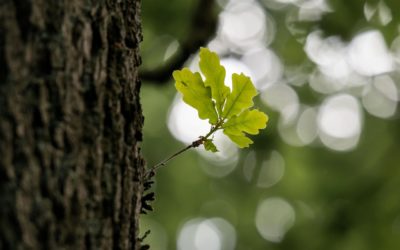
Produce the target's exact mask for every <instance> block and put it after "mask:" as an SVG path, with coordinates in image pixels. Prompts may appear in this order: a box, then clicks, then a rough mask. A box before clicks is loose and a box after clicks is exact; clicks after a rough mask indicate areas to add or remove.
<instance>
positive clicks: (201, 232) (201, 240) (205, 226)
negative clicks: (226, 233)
mask: <svg viewBox="0 0 400 250" xmlns="http://www.w3.org/2000/svg"><path fill="white" fill-rule="evenodd" d="M194 245H195V247H196V249H199V250H200V249H202V250H203V249H204V250H219V249H221V239H220V236H219V232H218V229H216V228H215V226H214V225H213V224H212V223H207V222H202V223H200V224H199V225H198V227H197V230H196V233H195V236H194ZM185 249H188V248H185ZM190 249H192V248H190Z"/></svg>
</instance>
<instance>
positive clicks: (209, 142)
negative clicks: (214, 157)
mask: <svg viewBox="0 0 400 250" xmlns="http://www.w3.org/2000/svg"><path fill="white" fill-rule="evenodd" d="M203 145H204V148H205V150H207V151H211V152H213V153H215V152H218V149H217V147H216V146H215V144H214V143H213V142H212V140H211V139H205V140H204V143H203Z"/></svg>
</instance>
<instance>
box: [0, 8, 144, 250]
mask: <svg viewBox="0 0 400 250" xmlns="http://www.w3.org/2000/svg"><path fill="white" fill-rule="evenodd" d="M139 15H140V2H139V0H123V1H120V0H103V1H102V0H99V1H89V0H48V1H44V0H37V1H23V0H14V1H11V0H1V2H0V211H1V212H0V230H1V234H0V249H139V244H140V242H139V241H138V240H137V238H138V215H139V212H140V200H141V193H142V183H141V180H140V178H139V176H141V175H142V173H143V165H144V164H143V160H142V158H141V157H140V152H139V145H138V143H139V141H140V140H141V137H142V135H141V129H142V124H143V117H142V111H141V107H140V103H139V88H140V82H139V80H138V65H139V64H140V57H139V49H138V44H139V42H140V41H141V30H140V16H139Z"/></svg>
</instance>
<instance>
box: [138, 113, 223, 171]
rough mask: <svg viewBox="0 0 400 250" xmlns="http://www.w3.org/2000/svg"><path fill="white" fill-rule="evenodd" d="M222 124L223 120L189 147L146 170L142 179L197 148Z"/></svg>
mask: <svg viewBox="0 0 400 250" xmlns="http://www.w3.org/2000/svg"><path fill="white" fill-rule="evenodd" d="M223 123H224V119H221V120H220V121H219V122H218V123H217V124H216V125H215V126H212V127H211V129H210V131H209V132H208V133H207V134H206V135H205V136H200V137H199V139H198V140H196V141H194V142H192V144H190V145H189V146H186V147H185V148H183V149H181V150H179V151H178V152H176V153H174V154H172V155H171V156H169V157H168V158H166V159H165V160H163V161H162V162H160V163H158V164H156V165H154V166H153V167H151V168H150V169H149V170H147V171H146V172H145V174H144V178H145V179H148V178H151V177H153V176H154V175H155V173H156V171H157V170H158V169H159V168H161V167H163V166H166V164H167V163H168V162H169V161H170V160H172V159H174V158H175V157H177V156H178V155H180V154H182V153H183V152H185V151H187V150H189V149H191V148H197V147H198V146H200V145H202V144H203V143H204V142H205V141H206V140H207V139H208V138H209V137H210V136H211V135H213V134H214V133H215V132H216V131H217V130H219V129H221V127H222V124H223Z"/></svg>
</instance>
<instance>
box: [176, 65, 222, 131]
mask: <svg viewBox="0 0 400 250" xmlns="http://www.w3.org/2000/svg"><path fill="white" fill-rule="evenodd" d="M173 77H174V79H175V87H176V89H177V90H178V91H179V92H181V93H182V95H183V101H184V102H186V103H187V104H189V105H190V106H192V107H193V108H195V109H197V111H198V113H199V117H200V118H201V119H203V120H204V119H209V122H210V123H211V124H216V123H217V120H218V115H217V112H216V110H215V107H214V102H213V101H212V99H211V90H210V88H209V87H206V86H205V85H204V82H203V80H202V79H201V76H200V74H199V73H197V72H196V73H192V72H191V71H190V70H189V69H187V68H184V69H182V70H176V71H174V73H173Z"/></svg>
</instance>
